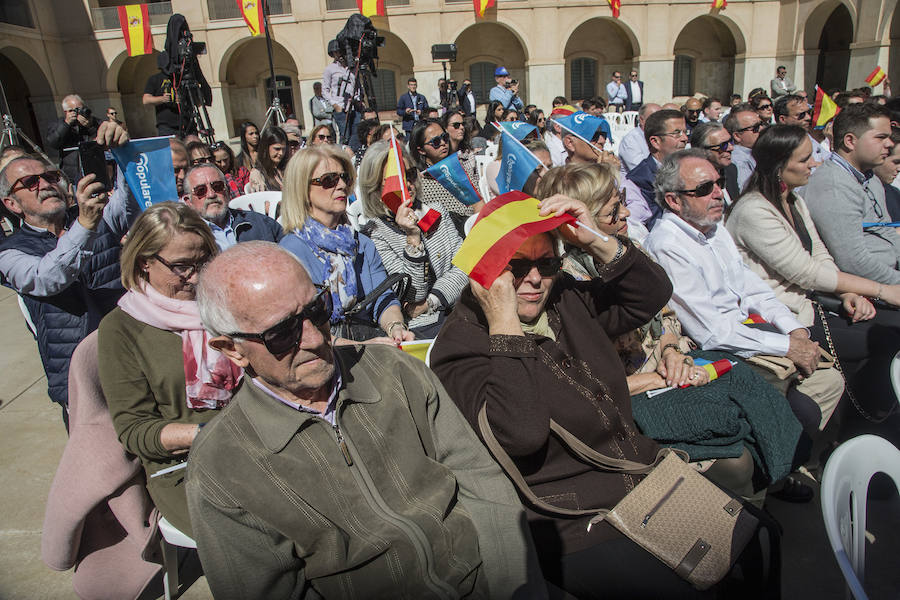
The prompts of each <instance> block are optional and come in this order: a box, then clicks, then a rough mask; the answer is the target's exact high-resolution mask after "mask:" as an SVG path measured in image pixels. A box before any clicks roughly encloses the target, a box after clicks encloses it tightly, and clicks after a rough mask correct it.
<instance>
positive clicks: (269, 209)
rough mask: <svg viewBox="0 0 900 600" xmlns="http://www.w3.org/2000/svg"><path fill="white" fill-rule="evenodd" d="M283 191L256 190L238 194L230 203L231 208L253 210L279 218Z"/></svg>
mask: <svg viewBox="0 0 900 600" xmlns="http://www.w3.org/2000/svg"><path fill="white" fill-rule="evenodd" d="M280 203H281V192H254V193H252V194H244V195H243V196H238V197H237V198H234V199H232V200H231V202H229V203H228V207H229V208H236V209H240V210H252V211H253V212H258V213H260V214H263V215H266V216H268V217H271V218H273V219H275V218H277V215H278V205H279V204H280Z"/></svg>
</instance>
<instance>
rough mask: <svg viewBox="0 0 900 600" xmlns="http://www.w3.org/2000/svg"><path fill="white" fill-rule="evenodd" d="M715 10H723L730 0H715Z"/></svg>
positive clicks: (713, 5)
mask: <svg viewBox="0 0 900 600" xmlns="http://www.w3.org/2000/svg"><path fill="white" fill-rule="evenodd" d="M712 7H713V10H722V9H724V8H727V7H728V0H713V3H712Z"/></svg>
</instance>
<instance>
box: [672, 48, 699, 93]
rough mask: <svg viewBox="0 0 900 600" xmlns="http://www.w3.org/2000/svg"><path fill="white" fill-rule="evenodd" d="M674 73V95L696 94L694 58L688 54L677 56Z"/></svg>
mask: <svg viewBox="0 0 900 600" xmlns="http://www.w3.org/2000/svg"><path fill="white" fill-rule="evenodd" d="M672 68H673V73H672V95H673V96H692V95H693V94H694V59H693V57H691V56H688V55H686V54H678V55H677V56H675V65H674V67H672Z"/></svg>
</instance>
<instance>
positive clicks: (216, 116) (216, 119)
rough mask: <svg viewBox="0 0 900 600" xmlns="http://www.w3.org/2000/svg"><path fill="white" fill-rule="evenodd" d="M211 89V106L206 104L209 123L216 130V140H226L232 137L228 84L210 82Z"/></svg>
mask: <svg viewBox="0 0 900 600" xmlns="http://www.w3.org/2000/svg"><path fill="white" fill-rule="evenodd" d="M210 88H211V89H212V106H207V107H206V111H207V113H208V114H209V124H210V125H211V126H212V128H213V129H214V130H215V132H216V135H215V137H216V139H217V140H228V139H230V138H231V137H233V134H234V133H238V132H232V131H231V105H230V104H229V102H228V100H227V96H228V86H227V85H224V86H223V85H222V84H218V85H216V84H210Z"/></svg>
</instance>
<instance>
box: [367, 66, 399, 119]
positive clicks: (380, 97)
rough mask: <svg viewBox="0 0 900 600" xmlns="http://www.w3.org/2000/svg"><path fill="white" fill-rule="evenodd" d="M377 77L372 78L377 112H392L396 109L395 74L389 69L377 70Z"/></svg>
mask: <svg viewBox="0 0 900 600" xmlns="http://www.w3.org/2000/svg"><path fill="white" fill-rule="evenodd" d="M376 74H377V75H378V77H373V78H372V89H373V90H374V91H375V101H376V102H377V103H378V110H393V109H396V108H397V73H395V72H394V71H392V70H391V69H378V70H377V71H376Z"/></svg>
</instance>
